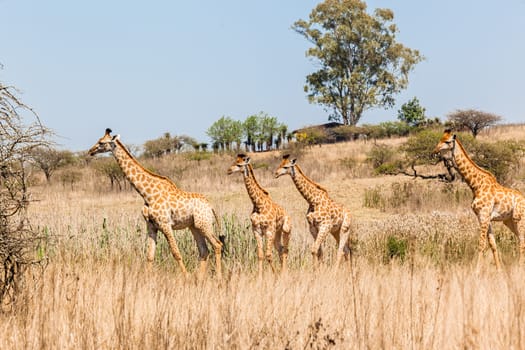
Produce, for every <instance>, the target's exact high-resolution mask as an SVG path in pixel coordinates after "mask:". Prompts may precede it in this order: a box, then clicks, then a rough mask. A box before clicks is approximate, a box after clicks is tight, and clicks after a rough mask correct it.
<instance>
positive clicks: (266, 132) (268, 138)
mask: <svg viewBox="0 0 525 350" xmlns="http://www.w3.org/2000/svg"><path fill="white" fill-rule="evenodd" d="M260 125H261V134H262V140H263V142H264V143H265V144H266V150H271V149H272V148H273V143H274V140H275V137H276V136H277V135H279V122H278V121H277V118H276V117H272V116H270V115H268V114H263V115H262V117H261V124H260Z"/></svg>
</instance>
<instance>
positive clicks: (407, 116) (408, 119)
mask: <svg viewBox="0 0 525 350" xmlns="http://www.w3.org/2000/svg"><path fill="white" fill-rule="evenodd" d="M397 119H399V120H400V121H402V122H404V123H407V124H408V125H409V126H411V127H417V126H419V125H420V124H422V123H424V122H425V119H426V118H425V108H424V107H422V106H421V105H420V104H419V100H418V99H417V97H414V98H413V99H411V100H410V101H408V102H406V103H404V104H403V105H402V106H401V109H400V110H398V111H397Z"/></svg>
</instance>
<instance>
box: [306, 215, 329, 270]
mask: <svg viewBox="0 0 525 350" xmlns="http://www.w3.org/2000/svg"><path fill="white" fill-rule="evenodd" d="M329 233H330V225H328V224H323V225H321V226H319V231H318V232H317V238H316V239H315V241H314V243H313V244H312V248H311V252H312V256H313V258H314V261H315V264H316V265H319V263H320V262H321V258H322V253H321V244H323V242H324V240H325V239H326V237H327V236H328V234H329Z"/></svg>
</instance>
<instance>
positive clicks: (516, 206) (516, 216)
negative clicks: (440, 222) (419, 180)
mask: <svg viewBox="0 0 525 350" xmlns="http://www.w3.org/2000/svg"><path fill="white" fill-rule="evenodd" d="M434 153H440V154H441V156H442V157H443V158H445V159H447V160H451V161H452V164H453V166H454V168H455V169H456V170H457V171H458V172H459V173H460V174H461V176H462V177H463V179H464V180H465V182H466V183H467V184H468V186H469V187H470V189H471V190H472V193H473V194H474V199H473V201H472V209H473V210H474V213H475V214H476V216H477V217H478V221H479V224H480V234H479V251H478V262H477V266H478V268H479V265H480V260H481V258H482V256H483V253H484V251H485V248H486V242H487V240H488V242H489V245H490V249H491V250H492V254H493V256H494V261H495V263H496V268H497V269H498V270H499V269H500V259H499V256H498V250H497V247H496V240H495V239H494V234H493V233H492V227H491V221H503V223H504V224H505V225H506V226H507V227H508V228H509V229H510V230H511V231H512V232H514V234H515V235H516V236H517V237H518V239H519V263H520V264H523V262H524V260H523V258H524V256H523V253H524V252H525V198H524V197H523V195H522V194H521V193H520V192H519V191H517V190H514V189H511V188H507V187H504V186H502V185H500V184H499V183H498V182H497V181H496V178H495V177H494V175H492V174H491V173H489V172H488V171H486V170H483V169H481V168H480V167H479V166H478V165H477V164H476V163H474V162H473V161H472V159H470V157H469V156H468V155H467V152H466V151H465V148H463V145H462V144H461V142H460V141H459V140H458V139H457V138H456V135H454V134H452V133H451V131H450V130H445V132H444V134H443V136H442V137H441V140H440V141H439V143H438V144H437V146H436V148H435V149H434ZM522 219H523V220H522Z"/></svg>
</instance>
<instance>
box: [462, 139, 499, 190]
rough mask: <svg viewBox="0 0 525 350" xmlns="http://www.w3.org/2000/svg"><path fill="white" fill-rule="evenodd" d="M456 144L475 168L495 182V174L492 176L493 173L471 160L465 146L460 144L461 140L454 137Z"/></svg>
mask: <svg viewBox="0 0 525 350" xmlns="http://www.w3.org/2000/svg"><path fill="white" fill-rule="evenodd" d="M456 145H457V146H459V148H461V151H463V154H465V156H466V158H467V159H468V160H469V162H470V163H472V165H473V166H474V167H475V168H476V169H477V170H479V171H480V172H482V173H484V174H486V175H488V176H490V177H491V178H492V179H494V181H496V182H497V180H496V176H494V174H492V173H491V172H490V171H488V170H485V169H483V168H482V167H480V166H479V165H477V164H476V163H475V162H474V161H473V160H472V158H470V156H469V155H468V153H467V151H466V150H465V147H463V144H461V142H460V141H459V139H458V138H456Z"/></svg>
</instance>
